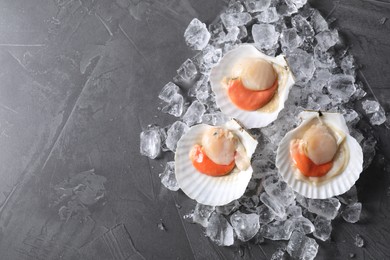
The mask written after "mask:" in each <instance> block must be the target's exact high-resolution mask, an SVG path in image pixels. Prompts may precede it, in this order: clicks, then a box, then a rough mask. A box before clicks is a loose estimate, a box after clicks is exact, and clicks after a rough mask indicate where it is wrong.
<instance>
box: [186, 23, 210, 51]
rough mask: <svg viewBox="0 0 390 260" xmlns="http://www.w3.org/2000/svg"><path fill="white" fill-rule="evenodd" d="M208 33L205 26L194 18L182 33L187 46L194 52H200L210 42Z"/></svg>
mask: <svg viewBox="0 0 390 260" xmlns="http://www.w3.org/2000/svg"><path fill="white" fill-rule="evenodd" d="M210 37H211V35H210V33H209V31H208V30H207V28H206V25H205V24H204V23H202V22H201V21H199V20H198V19H197V18H194V19H193V20H192V21H191V22H190V24H189V25H188V27H187V29H186V30H185V32H184V39H185V41H186V43H187V45H188V46H189V47H190V48H192V49H194V50H202V49H203V48H204V47H206V45H207V44H208V42H209V40H210Z"/></svg>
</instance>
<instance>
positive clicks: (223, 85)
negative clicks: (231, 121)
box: [210, 44, 294, 129]
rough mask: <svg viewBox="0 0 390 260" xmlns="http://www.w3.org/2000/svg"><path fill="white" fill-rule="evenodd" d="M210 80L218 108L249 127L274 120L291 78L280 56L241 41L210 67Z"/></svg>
mask: <svg viewBox="0 0 390 260" xmlns="http://www.w3.org/2000/svg"><path fill="white" fill-rule="evenodd" d="M210 83H211V88H212V90H213V92H214V93H215V95H216V103H217V105H218V107H220V108H221V111H222V112H223V113H225V114H226V115H228V116H229V117H231V118H235V119H237V120H238V121H239V122H240V123H242V124H243V125H244V126H245V127H246V128H248V129H250V128H258V127H264V126H267V125H268V124H270V123H271V122H273V121H275V120H276V118H277V117H278V114H279V112H280V111H281V110H282V109H283V108H284V102H285V101H286V100H287V97H288V93H289V91H290V88H291V87H292V85H294V78H293V75H292V73H291V71H290V68H289V67H288V65H287V62H286V60H285V58H284V56H282V55H279V56H277V57H270V56H267V55H265V54H263V53H261V52H260V51H259V50H257V49H256V48H255V47H254V46H253V45H251V44H242V45H240V46H238V47H237V48H235V49H233V50H231V51H229V52H228V53H226V54H225V55H224V57H223V58H222V59H221V61H220V62H219V64H218V65H217V66H215V67H214V68H213V69H212V70H211V74H210Z"/></svg>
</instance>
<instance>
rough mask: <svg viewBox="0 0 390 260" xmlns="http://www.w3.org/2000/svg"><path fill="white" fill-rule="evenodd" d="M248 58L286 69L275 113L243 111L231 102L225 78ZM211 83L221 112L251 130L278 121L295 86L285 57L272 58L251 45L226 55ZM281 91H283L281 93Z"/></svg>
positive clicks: (279, 76) (212, 73)
mask: <svg viewBox="0 0 390 260" xmlns="http://www.w3.org/2000/svg"><path fill="white" fill-rule="evenodd" d="M248 57H253V58H262V59H265V60H267V61H269V62H271V63H274V64H277V65H279V66H281V67H283V68H285V69H284V72H283V74H278V78H279V80H280V81H283V82H284V84H283V86H279V87H278V91H279V101H278V106H277V108H276V110H275V111H273V112H261V111H246V110H241V109H239V108H237V107H236V106H235V105H234V104H233V103H232V102H231V101H230V99H229V97H228V95H227V91H226V88H225V86H224V85H223V83H222V82H223V80H224V78H225V77H230V76H232V75H230V74H231V70H232V67H233V66H234V65H235V64H236V62H237V61H238V60H240V59H242V58H248ZM210 83H211V88H212V90H213V92H214V93H215V96H216V102H217V105H218V107H220V109H221V111H222V112H223V113H225V114H226V115H227V116H229V117H230V118H235V119H237V120H238V121H239V122H240V123H242V124H243V125H244V126H245V127H246V128H248V129H251V128H259V127H264V126H267V125H269V124H270V123H272V122H273V121H275V120H276V118H277V117H278V114H279V112H280V111H281V110H282V109H283V108H284V102H285V101H286V100H287V98H288V93H289V91H290V88H291V87H292V86H293V85H294V78H293V75H292V73H291V71H290V69H289V67H288V66H287V62H286V60H285V58H284V56H282V55H279V56H277V57H270V56H267V55H265V54H263V53H261V52H260V51H259V50H257V49H256V48H255V47H254V46H253V45H251V44H242V45H240V46H239V47H237V48H235V49H233V50H231V51H229V52H228V53H226V54H225V55H224V57H223V58H222V59H221V61H220V62H219V64H218V65H217V66H215V67H214V68H213V69H212V70H211V73H210ZM281 89H282V91H280V90H281Z"/></svg>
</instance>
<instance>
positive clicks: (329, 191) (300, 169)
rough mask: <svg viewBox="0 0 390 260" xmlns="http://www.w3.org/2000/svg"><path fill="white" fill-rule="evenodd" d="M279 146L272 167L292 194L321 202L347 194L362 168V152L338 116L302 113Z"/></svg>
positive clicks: (336, 114) (342, 119)
mask: <svg viewBox="0 0 390 260" xmlns="http://www.w3.org/2000/svg"><path fill="white" fill-rule="evenodd" d="M299 116H300V118H301V119H302V122H301V124H300V125H299V126H298V127H297V128H295V129H293V130H292V131H290V132H288V133H287V134H286V136H285V137H284V138H283V139H282V141H281V142H280V144H279V147H278V150H277V155H276V167H277V168H278V169H279V173H280V175H281V176H282V178H283V179H284V181H286V182H287V183H288V184H289V185H290V186H291V187H292V188H293V189H294V190H295V191H296V192H298V193H300V194H301V195H303V196H305V197H308V198H313V199H325V198H329V197H332V196H335V195H339V194H342V193H345V192H346V191H348V190H349V189H350V188H351V187H352V186H353V185H354V183H355V182H356V180H357V179H358V178H359V175H360V173H361V172H362V169H363V166H362V165H363V152H362V148H361V147H360V145H359V143H358V142H357V141H356V140H355V139H354V138H353V137H352V136H350V135H349V131H348V127H347V125H346V123H345V120H344V117H343V116H342V115H341V114H339V113H321V112H314V111H303V112H301V113H300V114H299Z"/></svg>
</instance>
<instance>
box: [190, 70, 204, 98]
mask: <svg viewBox="0 0 390 260" xmlns="http://www.w3.org/2000/svg"><path fill="white" fill-rule="evenodd" d="M208 80H209V77H208V76H206V75H201V76H200V77H199V79H198V80H197V81H196V82H195V83H194V85H193V86H192V87H191V88H190V89H189V90H188V93H187V94H188V96H190V97H196V95H197V94H198V92H208V86H207V85H208Z"/></svg>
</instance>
